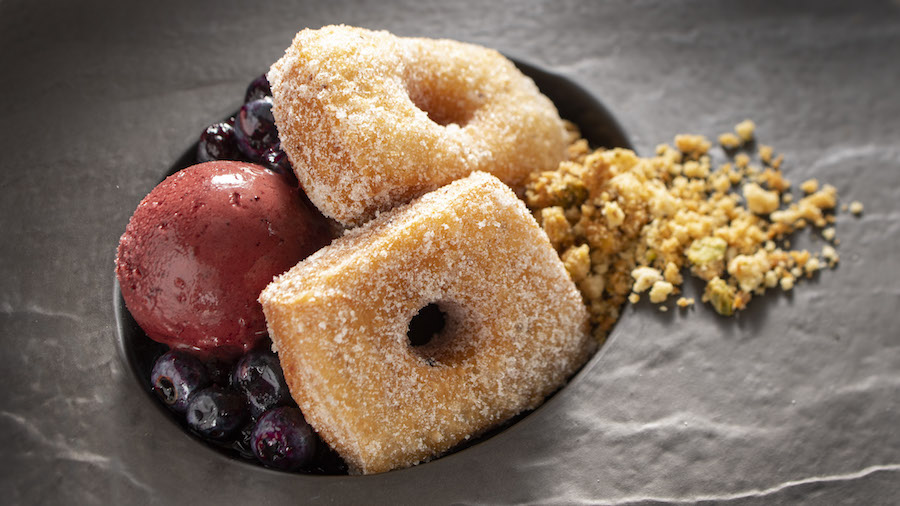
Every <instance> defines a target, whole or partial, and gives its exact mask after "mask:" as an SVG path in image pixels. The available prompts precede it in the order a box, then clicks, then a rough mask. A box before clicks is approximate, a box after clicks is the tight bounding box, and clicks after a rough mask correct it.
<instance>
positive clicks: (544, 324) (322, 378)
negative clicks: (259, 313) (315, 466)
mask: <svg viewBox="0 0 900 506" xmlns="http://www.w3.org/2000/svg"><path fill="white" fill-rule="evenodd" d="M260 302H261V303H262V305H263V310H264V312H265V315H266V320H267V322H268V327H269V332H270V334H271V337H272V340H273V342H274V344H275V346H276V348H277V350H278V355H279V357H280V359H281V364H282V367H283V368H284V373H285V377H286V378H287V381H288V385H289V386H290V390H291V393H292V395H293V397H294V398H295V399H296V401H297V403H298V404H299V405H300V408H301V409H302V410H303V413H304V414H305V415H306V418H307V420H308V421H309V423H310V424H311V425H312V426H313V427H314V428H315V429H316V430H317V431H318V432H319V434H320V435H321V436H322V438H323V439H324V440H325V441H326V442H327V443H328V444H329V445H331V446H332V447H333V448H334V449H335V450H337V451H338V453H340V454H341V456H342V457H343V458H344V460H346V462H347V464H348V465H349V466H350V469H351V472H355V473H377V472H383V471H388V470H391V469H395V468H399V467H406V466H410V465H413V464H416V463H419V462H422V461H425V460H428V459H430V458H433V457H434V456H437V455H440V454H441V453H443V452H445V451H447V450H448V449H450V448H452V447H453V446H454V445H456V444H457V443H459V442H461V441H463V440H465V439H468V438H469V437H471V436H473V435H477V434H479V433H481V432H484V431H485V430H487V429H489V428H491V427H492V426H495V425H497V424H499V423H501V422H503V421H504V420H507V419H509V418H510V417H512V416H514V415H516V414H517V413H519V412H521V411H523V410H526V409H531V408H534V407H536V406H537V405H538V404H540V403H541V401H542V400H543V399H544V398H545V397H546V396H547V395H548V394H550V393H552V392H553V391H554V390H556V389H557V388H559V387H560V386H561V385H562V384H563V382H565V381H566V379H567V378H568V377H569V376H570V375H572V374H573V373H574V372H575V371H576V370H577V369H578V368H579V367H580V366H581V365H582V364H583V363H584V362H585V360H586V359H587V358H588V357H589V356H590V354H591V353H592V352H593V351H594V349H595V347H596V343H595V341H594V340H593V338H591V337H590V336H589V333H588V326H587V312H586V310H585V307H584V304H583V303H582V299H581V296H580V294H579V293H578V291H577V289H576V287H575V285H574V284H573V283H572V281H571V280H570V279H569V276H568V274H567V272H566V270H565V268H564V267H563V264H562V262H561V261H560V259H559V257H558V256H557V254H556V252H555V251H554V250H553V248H552V247H551V246H550V242H549V241H548V239H547V236H546V235H545V234H544V232H543V231H542V230H541V229H540V228H539V227H538V225H537V223H536V222H535V220H534V218H533V217H532V215H531V214H530V213H529V212H528V210H527V208H526V207H525V205H524V203H523V202H522V201H520V200H519V199H518V198H517V197H516V196H515V194H514V193H513V192H512V191H511V190H510V189H509V188H508V187H507V186H505V185H504V184H503V183H501V182H500V180H498V179H497V178H495V177H494V176H491V175H488V174H485V173H475V174H473V175H471V176H469V177H466V178H464V179H461V180H458V181H456V182H454V183H451V184H449V185H447V186H444V187H442V188H440V189H438V190H435V191H433V192H430V193H428V194H426V195H424V196H422V197H420V198H419V199H418V200H416V201H413V202H412V203H411V204H408V205H405V206H403V207H400V208H397V209H395V210H393V211H391V212H388V213H385V214H382V215H380V216H379V217H377V218H376V219H374V220H372V221H371V222H369V223H367V224H366V225H363V226H361V227H359V228H356V229H353V230H350V231H349V232H347V233H346V234H345V235H344V236H343V237H341V238H339V239H338V240H336V241H335V242H334V243H333V244H332V245H330V246H328V247H326V248H324V249H322V250H320V251H318V252H317V253H315V254H314V255H312V256H311V257H309V258H307V259H306V260H304V261H303V262H301V263H300V264H298V265H297V266H296V267H294V268H293V269H291V270H290V271H288V272H287V273H285V274H284V275H282V276H279V277H278V278H276V279H275V281H273V282H272V283H271V284H270V285H269V286H268V287H267V288H266V289H265V290H264V291H263V293H262V295H261V296H260ZM426 307H429V308H431V309H430V310H429V311H428V312H432V313H438V311H434V308H435V307H436V308H437V309H439V310H440V311H439V312H440V313H441V314H442V316H443V327H442V328H441V329H440V330H439V331H438V332H437V333H436V334H435V335H434V336H433V337H431V339H430V340H429V341H428V342H427V343H424V344H420V343H419V339H418V338H417V339H415V341H416V342H415V345H414V343H411V341H410V337H409V335H408V332H409V328H410V322H411V321H413V320H414V318H419V317H417V315H418V314H419V311H420V310H422V309H423V308H426ZM414 326H418V324H416V325H414Z"/></svg>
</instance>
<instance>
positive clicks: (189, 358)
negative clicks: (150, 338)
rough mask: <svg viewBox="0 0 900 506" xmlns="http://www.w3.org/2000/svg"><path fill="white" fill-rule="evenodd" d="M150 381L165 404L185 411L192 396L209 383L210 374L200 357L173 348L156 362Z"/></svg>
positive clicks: (179, 410)
mask: <svg viewBox="0 0 900 506" xmlns="http://www.w3.org/2000/svg"><path fill="white" fill-rule="evenodd" d="M150 384H151V385H152V386H153V391H154V392H156V395H157V396H158V397H159V398H160V400H162V401H163V403H164V404H165V405H166V406H168V407H169V408H171V409H172V410H173V411H175V412H176V413H180V414H184V412H185V410H186V409H187V406H188V402H190V399H191V396H192V395H194V394H195V393H196V392H197V391H198V390H200V389H202V388H204V387H206V386H207V385H209V375H208V374H207V372H206V366H205V365H204V364H203V362H201V361H200V359H198V358H197V357H195V356H193V355H191V354H189V353H187V352H185V351H180V350H171V351H168V352H166V353H164V354H163V355H162V356H161V357H159V358H158V359H157V360H156V363H155V364H153V370H152V371H151V372H150Z"/></svg>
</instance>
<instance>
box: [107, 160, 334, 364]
mask: <svg viewBox="0 0 900 506" xmlns="http://www.w3.org/2000/svg"><path fill="white" fill-rule="evenodd" d="M328 230H329V229H328V226H327V223H326V220H325V218H324V217H322V216H321V215H320V214H319V213H318V212H317V211H316V210H315V209H314V208H312V206H311V205H309V204H308V203H307V202H306V200H305V198H304V197H303V196H302V195H301V193H300V191H299V190H298V189H297V188H296V186H294V185H293V184H291V182H290V180H289V179H287V178H285V177H283V176H281V175H279V174H275V173H273V172H271V171H269V170H267V169H265V168H263V167H261V166H258V165H254V164H251V163H245V162H231V161H214V162H207V163H201V164H198V165H194V166H192V167H188V168H187V169H184V170H181V171H179V172H177V173H175V174H173V175H172V176H169V177H168V178H167V179H166V180H165V181H163V182H162V183H160V184H159V185H158V186H157V187H156V188H154V189H153V191H151V192H150V194H149V195H147V197H145V198H144V200H142V201H141V203H140V204H139V205H138V208H137V210H136V211H135V212H134V215H133V216H132V217H131V220H130V221H129V223H128V226H127V227H126V229H125V234H124V235H123V236H122V239H121V240H120V242H119V249H118V255H117V258H116V275H117V276H118V279H119V284H120V285H121V288H122V296H123V297H124V299H125V304H126V306H127V307H128V310H129V311H130V312H131V314H132V316H133V317H134V319H135V320H136V321H137V323H138V324H139V325H140V326H141V328H142V329H143V330H144V332H146V333H147V335H148V336H149V337H150V338H151V339H153V340H155V341H158V342H161V343H164V344H167V345H169V346H171V347H173V348H183V349H189V350H193V351H194V352H196V353H197V354H199V355H209V356H216V357H234V356H237V355H240V354H242V353H243V352H244V351H246V350H248V349H250V348H252V347H253V345H254V344H255V343H256V342H257V341H258V340H259V339H261V338H263V337H264V336H265V335H266V324H265V318H264V316H263V313H262V308H261V307H260V305H259V303H258V302H257V300H256V299H257V297H258V296H259V293H260V292H261V291H262V289H263V288H264V287H265V286H266V285H267V284H268V283H269V282H271V281H272V278H273V277H274V276H276V275H278V274H281V273H282V272H284V271H286V270H288V269H289V268H291V267H293V266H294V265H295V264H297V262H299V261H300V260H302V259H303V258H305V257H306V256H308V255H309V254H311V253H312V252H314V251H316V250H317V249H319V248H321V247H322V246H324V245H325V244H327V243H328V241H329V231H328Z"/></svg>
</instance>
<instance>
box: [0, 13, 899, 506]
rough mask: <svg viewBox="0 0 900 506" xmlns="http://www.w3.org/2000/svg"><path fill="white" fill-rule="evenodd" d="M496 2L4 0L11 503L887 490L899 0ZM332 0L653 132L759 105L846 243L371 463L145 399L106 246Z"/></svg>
mask: <svg viewBox="0 0 900 506" xmlns="http://www.w3.org/2000/svg"><path fill="white" fill-rule="evenodd" d="M486 5H487V3H485V2H438V1H434V2H432V1H424V0H416V1H409V2H364V1H358V2H339V1H333V2H328V3H327V4H326V3H325V2H303V1H293V2H278V3H274V2H272V3H269V2H245V3H238V2H231V1H218V2H98V1H82V2H65V1H21V0H12V1H11V0H4V1H2V2H0V66H2V69H3V78H2V79H0V100H2V102H0V104H2V106H0V157H2V158H0V160H2V161H0V167H2V172H0V174H2V176H0V178H2V179H0V181H2V184H0V188H2V197H0V231H2V237H3V240H2V241H0V336H2V339H3V341H2V346H3V348H2V352H0V378H2V380H3V382H2V383H3V384H2V387H0V448H2V449H3V451H2V453H3V458H2V459H0V497H2V500H0V502H3V503H5V504H74V503H85V504H234V503H250V502H258V503H265V504H282V503H284V504H288V503H306V502H311V503H312V502H318V503H330V502H344V503H346V502H359V501H375V502H388V501H398V502H403V503H419V502H423V501H424V502H439V503H450V502H454V503H456V502H462V503H507V502H508V503H521V502H540V503H566V504H571V503H606V502H611V503H630V502H644V501H646V502H657V501H658V502H672V503H687V502H696V501H706V500H708V501H715V502H735V503H742V504H773V503H785V502H795V501H801V502H806V503H817V504H833V503H837V502H850V503H859V504H888V503H891V502H892V501H893V500H895V496H896V495H897V494H898V493H900V485H898V484H900V472H898V471H900V413H898V401H900V342H898V337H897V336H898V325H897V324H898V316H897V314H898V310H900V285H898V277H900V276H898V272H900V259H898V254H897V248H898V246H900V239H898V228H900V221H898V217H900V215H898V211H897V208H898V206H897V204H896V198H897V196H898V195H900V188H898V186H900V127H898V120H897V118H898V117H900V92H898V86H900V84H898V83H900V63H898V61H900V2H897V1H896V0H894V1H873V2H754V1H724V2H713V1H709V2H699V1H698V2H691V1H683V0H678V1H659V2H655V1H654V2H650V1H641V2H626V1H616V2H574V1H566V2H513V1H502V2H491V3H490V7H487V6H486ZM330 23H347V24H354V25H361V26H365V27H369V28H384V29H388V30H391V31H393V32H396V33H398V34H402V35H421V36H429V37H451V38H455V39H460V40H464V41H469V42H475V43H481V44H484V45H487V46H491V47H494V48H496V49H499V50H501V51H503V52H505V53H507V54H510V55H513V56H516V57H519V58H521V59H523V60H525V61H528V62H530V63H534V64H537V65H540V66H543V67H545V68H547V69H549V70H551V71H553V72H556V73H559V74H561V75H564V76H567V77H569V78H571V79H573V80H575V81H576V82H578V83H579V84H580V85H582V86H583V87H585V88H586V89H588V90H589V91H590V92H592V93H593V94H594V95H595V96H596V97H597V98H599V99H600V100H601V101H603V102H604V103H605V104H606V105H607V106H608V107H609V109H610V110H611V111H612V112H613V114H614V115H615V116H616V117H617V118H618V120H619V121H620V122H621V124H622V126H623V127H624V128H625V130H626V132H627V133H628V135H629V136H630V138H631V140H632V142H633V143H634V145H635V146H636V148H637V149H638V150H639V151H640V152H642V153H644V154H648V153H650V152H651V150H652V148H653V147H654V146H655V145H656V144H657V143H659V142H665V141H670V140H671V138H672V136H673V135H674V134H676V133H679V132H684V131H691V132H696V133H704V134H707V135H711V136H712V135H715V134H717V133H719V132H721V131H725V130H727V129H729V128H730V127H731V126H732V125H733V124H735V123H736V122H738V121H740V120H742V119H744V118H745V117H750V118H753V119H754V120H755V121H756V122H757V124H758V125H759V128H758V137H759V139H760V140H761V141H762V142H765V143H769V144H774V145H775V146H776V148H777V149H778V150H780V152H783V153H784V154H785V157H786V163H785V173H786V175H787V177H789V178H790V179H791V180H792V181H794V182H795V183H799V182H800V181H802V180H803V179H805V178H807V177H817V178H819V179H820V181H823V182H829V183H831V184H834V185H835V186H837V187H838V189H839V191H840V194H841V197H842V199H844V202H848V201H850V200H857V199H858V200H860V201H862V202H864V203H865V206H866V207H865V214H864V216H863V217H861V218H854V217H852V216H850V215H849V214H847V213H843V214H840V215H839V217H838V222H837V230H838V235H839V237H840V238H841V244H840V246H839V248H838V251H839V253H840V254H841V263H840V267H839V268H838V269H837V270H836V271H827V272H824V273H823V274H822V275H821V276H819V277H818V278H817V279H816V280H814V281H812V282H804V283H801V284H800V285H799V286H798V287H797V288H796V289H795V291H794V292H793V293H790V294H787V295H779V294H774V295H772V296H769V297H766V298H764V299H758V300H754V301H753V303H752V305H751V308H750V310H749V311H747V312H746V313H745V314H743V315H741V317H740V318H738V319H734V320H726V319H723V318H719V317H717V316H716V315H715V314H714V313H713V312H712V311H711V310H710V309H709V308H708V307H706V306H701V307H696V308H694V309H691V310H689V311H686V312H681V311H670V312H669V313H667V314H660V313H659V312H658V311H656V310H654V309H652V308H650V307H647V306H643V305H639V306H638V307H634V308H628V309H627V310H626V311H625V314H624V317H623V318H622V320H621V321H620V322H619V324H618V326H617V327H616V328H615V330H614V332H613V335H612V338H611V340H610V342H609V343H608V345H607V346H606V348H605V349H604V350H603V352H602V353H601V354H600V355H598V356H597V357H595V358H594V359H593V360H592V361H591V362H590V364H589V365H588V366H587V367H586V368H585V369H584V370H583V371H582V372H581V373H580V374H579V375H578V376H577V377H576V378H575V379H574V380H573V381H572V383H571V384H570V385H569V386H568V387H567V388H566V389H564V390H563V392H561V393H560V394H558V395H557V396H555V397H554V398H552V399H551V400H550V402H549V403H547V404H546V405H545V406H544V407H542V408H540V409H539V410H538V411H537V412H535V413H533V414H532V415H530V416H528V417H527V418H526V419H524V420H523V421H521V422H520V423H518V424H517V425H515V426H514V427H513V428H512V429H510V430H507V431H505V432H503V433H502V434H500V435H498V436H496V437H494V438H493V439H490V440H489V441H487V442H485V443H482V444H479V445H477V446H475V447H472V448H470V449H468V450H465V451H463V452H460V453H457V454H454V455H452V456H450V457H447V458H444V459H440V460H438V461H435V462H433V463H430V464H427V465H423V466H419V467H416V468H412V469H408V470H403V471H397V472H391V473H388V474H385V475H379V476H367V477H307V476H296V475H285V474H280V473H276V472H271V471H267V470H264V469H261V468H258V467H255V466H250V465H247V464H243V463H239V462H235V461H231V460H228V459H227V458H225V457H223V456H222V455H220V454H218V453H216V452H214V451H212V450H210V449H208V448H207V447H205V446H203V445H201V444H199V443H197V442H196V441H195V440H193V439H191V438H189V437H188V436H186V435H185V434H183V433H182V432H181V431H180V429H179V428H177V427H176V426H174V425H173V424H172V423H171V422H170V421H169V420H168V419H167V418H166V416H165V415H164V414H163V413H161V412H160V411H159V410H157V409H156V408H155V407H154V406H153V405H151V403H150V402H149V400H148V399H147V397H146V395H144V393H142V392H141V391H140V388H139V386H138V384H137V381H136V380H135V379H134V378H133V377H132V376H131V373H130V371H129V370H128V369H127V367H126V365H125V362H124V361H123V360H122V358H121V356H120V355H119V354H118V352H117V347H116V339H117V337H116V329H115V322H114V316H113V258H114V250H115V246H116V243H117V240H118V237H119V235H120V234H121V233H122V231H123V230H124V227H125V224H126V222H127V220H128V217H129V216H130V214H131V212H132V211H133V210H134V208H135V206H136V205H137V203H138V202H139V200H140V199H141V198H142V197H143V196H144V195H145V194H146V193H147V192H148V191H149V190H150V189H151V188H152V187H153V185H154V184H155V183H156V182H157V181H158V180H159V179H160V178H161V177H162V175H163V174H164V173H165V171H166V170H167V168H168V167H169V165H170V164H171V163H172V162H173V161H174V160H175V159H176V158H177V157H178V156H179V155H180V154H181V152H182V151H183V150H184V149H185V148H186V147H187V146H189V145H190V144H191V143H192V142H194V140H195V139H196V136H197V134H198V133H199V132H200V131H201V129H202V128H203V127H204V126H205V125H207V124H208V123H210V122H211V121H213V120H217V119H219V118H221V117H223V116H224V115H226V114H228V113H229V112H230V111H231V110H233V109H234V108H235V107H236V106H237V105H238V103H239V101H240V99H241V96H242V93H243V90H244V87H245V86H246V84H247V83H248V82H249V81H250V80H251V79H253V78H254V77H255V76H256V75H258V74H259V73H261V72H263V71H264V70H265V69H266V68H267V67H268V65H269V64H270V63H271V62H273V61H274V60H276V59H277V58H278V57H279V56H280V54H281V53H282V51H283V50H284V48H285V47H287V45H288V44H289V43H290V41H291V38H292V36H293V34H294V33H295V32H296V31H297V30H299V29H301V28H303V27H307V26H309V27H317V26H321V25H323V24H330ZM801 235H803V234H801ZM809 244H810V245H811V246H812V247H815V248H817V249H820V248H821V246H822V242H821V241H820V240H818V241H817V240H814V239H810V240H809ZM688 295H696V294H692V293H690V292H689V293H688Z"/></svg>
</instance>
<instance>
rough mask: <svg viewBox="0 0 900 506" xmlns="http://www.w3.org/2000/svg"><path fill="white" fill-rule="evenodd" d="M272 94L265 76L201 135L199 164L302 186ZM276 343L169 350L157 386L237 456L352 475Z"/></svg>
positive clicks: (201, 433) (192, 426)
mask: <svg viewBox="0 0 900 506" xmlns="http://www.w3.org/2000/svg"><path fill="white" fill-rule="evenodd" d="M271 95H272V90H271V88H270V87H269V82H268V80H266V76H265V75H261V76H259V77H258V78H256V79H254V80H253V82H251V83H250V85H249V86H248V87H247V91H246V93H245V100H244V104H243V106H242V107H241V109H240V110H239V111H238V113H237V114H236V115H235V116H232V117H230V118H228V119H227V120H225V121H221V122H217V123H213V124H211V125H209V126H208V127H207V128H206V129H204V130H203V132H202V133H201V134H200V138H199V139H198V142H197V150H196V162H198V163H199V162H208V161H212V160H239V161H246V162H253V163H259V164H261V165H263V166H265V167H267V168H268V169H269V170H271V171H273V172H276V173H278V174H281V175H282V176H284V177H286V178H289V179H290V180H291V182H292V183H294V184H296V178H295V176H294V173H293V170H292V168H291V165H290V162H289V161H288V157H287V155H286V154H285V153H284V151H282V150H281V144H280V143H279V141H278V132H277V130H276V128H275V120H274V118H273V117H272V111H271V109H272V96H271ZM298 186H299V185H298ZM271 346H272V342H271V341H270V340H268V339H264V340H263V341H262V342H261V343H260V345H259V346H257V347H256V348H254V349H252V350H250V351H248V352H247V353H245V354H244V355H243V356H241V357H240V358H238V359H237V360H236V361H235V360H232V361H223V360H222V359H220V358H208V359H200V358H198V357H196V356H194V355H191V354H190V353H188V352H186V351H183V350H169V351H167V352H165V353H162V354H161V355H159V357H158V358H157V359H156V361H155V362H154V364H153V368H152V370H151V372H150V385H151V389H152V390H153V392H154V393H155V394H156V396H157V398H159V400H160V401H161V402H162V403H163V404H164V405H165V406H166V407H168V408H169V409H170V410H171V411H172V413H173V414H174V416H175V417H176V418H177V419H178V420H179V422H180V423H181V424H182V426H184V427H185V428H186V429H187V430H188V431H190V432H191V433H193V434H195V435H196V436H198V437H200V438H202V439H203V440H205V441H207V442H208V443H210V444H212V445H215V446H216V447H218V448H220V449H222V450H224V451H226V452H228V453H229V454H231V455H232V456H236V457H239V458H242V459H247V460H251V461H255V462H258V463H261V464H263V465H265V466H267V467H271V468H275V469H281V470H285V471H292V472H301V473H309V474H346V472H347V466H346V465H345V464H344V462H343V461H342V460H341V458H340V457H339V456H338V455H337V454H336V453H335V452H334V451H333V450H331V449H330V448H329V447H328V445H326V444H325V443H323V442H322V441H321V440H320V439H319V438H318V436H317V435H316V433H315V432H314V431H313V430H312V429H311V428H310V426H309V425H308V424H307V423H306V421H305V420H304V418H303V414H302V413H301V411H300V408H298V407H297V404H296V403H295V402H294V400H293V399H292V398H291V396H290V392H289V391H288V387H287V383H286V382H285V379H284V373H283V372H282V370H281V364H280V363H279V361H278V357H277V355H275V354H274V353H273V352H272V351H270V350H271Z"/></svg>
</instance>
